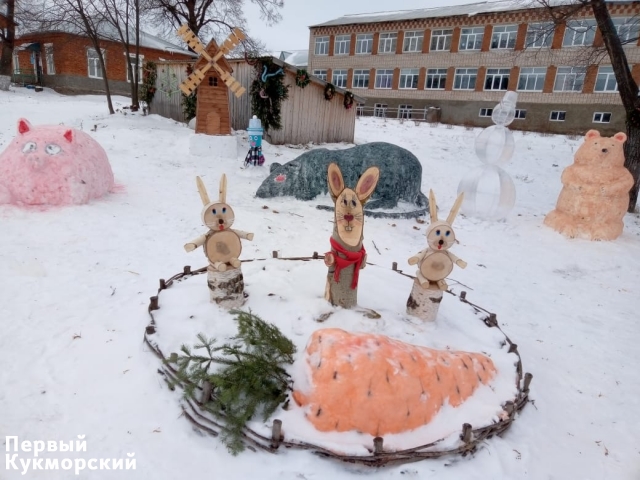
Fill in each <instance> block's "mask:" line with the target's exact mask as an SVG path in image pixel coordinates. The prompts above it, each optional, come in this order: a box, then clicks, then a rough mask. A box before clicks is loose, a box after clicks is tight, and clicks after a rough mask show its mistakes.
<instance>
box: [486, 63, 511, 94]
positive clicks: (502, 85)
mask: <svg viewBox="0 0 640 480" xmlns="http://www.w3.org/2000/svg"><path fill="white" fill-rule="evenodd" d="M510 76H511V69H510V68H487V73H486V74H485V76H484V90H485V91H487V92H492V91H493V92H506V91H507V89H508V88H509V77H510ZM489 82H491V84H490V85H489V88H487V83H489Z"/></svg>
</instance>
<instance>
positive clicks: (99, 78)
mask: <svg viewBox="0 0 640 480" xmlns="http://www.w3.org/2000/svg"><path fill="white" fill-rule="evenodd" d="M100 50H101V51H102V58H103V59H104V63H105V65H104V66H105V68H106V67H107V58H106V57H105V49H104V48H101V49H100ZM90 52H94V53H95V57H90V56H89V53H90ZM91 60H93V61H94V62H95V64H94V68H95V70H96V75H91ZM99 69H100V75H101V76H99V77H98V76H97V72H98V70H99ZM87 76H88V77H89V78H96V79H98V80H102V79H103V78H104V72H103V71H102V68H101V66H100V57H98V52H97V51H96V49H95V48H87Z"/></svg>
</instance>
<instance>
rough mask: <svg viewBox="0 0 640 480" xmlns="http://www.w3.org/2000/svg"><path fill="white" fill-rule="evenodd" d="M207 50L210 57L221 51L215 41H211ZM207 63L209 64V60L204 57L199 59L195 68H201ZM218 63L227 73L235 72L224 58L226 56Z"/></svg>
mask: <svg viewBox="0 0 640 480" xmlns="http://www.w3.org/2000/svg"><path fill="white" fill-rule="evenodd" d="M206 50H207V53H208V54H209V56H211V57H213V56H214V55H215V54H216V53H218V50H220V48H219V47H218V44H217V42H216V41H215V40H214V39H211V41H210V42H209V43H208V44H207V47H206ZM206 63H207V60H206V59H205V58H204V57H200V58H198V61H197V62H196V64H195V66H194V68H201V67H203V66H204V65H205V64H206ZM218 63H219V64H220V66H221V67H222V68H223V69H224V70H226V71H227V72H229V73H232V72H233V68H231V65H229V62H228V61H227V59H226V58H225V57H224V55H223V56H222V58H220V59H219V60H218Z"/></svg>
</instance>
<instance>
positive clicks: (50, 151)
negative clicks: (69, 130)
mask: <svg viewBox="0 0 640 480" xmlns="http://www.w3.org/2000/svg"><path fill="white" fill-rule="evenodd" d="M61 150H62V149H61V148H60V147H59V146H58V145H56V144H55V143H50V144H49V145H47V146H46V147H44V151H45V152H47V155H57V154H59V153H60V151H61Z"/></svg>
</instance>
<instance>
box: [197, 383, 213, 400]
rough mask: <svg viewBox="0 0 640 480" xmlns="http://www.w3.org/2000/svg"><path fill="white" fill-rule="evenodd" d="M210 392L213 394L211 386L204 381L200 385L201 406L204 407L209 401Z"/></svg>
mask: <svg viewBox="0 0 640 480" xmlns="http://www.w3.org/2000/svg"><path fill="white" fill-rule="evenodd" d="M211 392H213V385H211V384H210V383H209V382H206V381H205V382H204V383H203V384H202V397H201V398H200V402H201V403H202V405H206V404H207V402H208V401H209V400H210V399H211Z"/></svg>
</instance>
